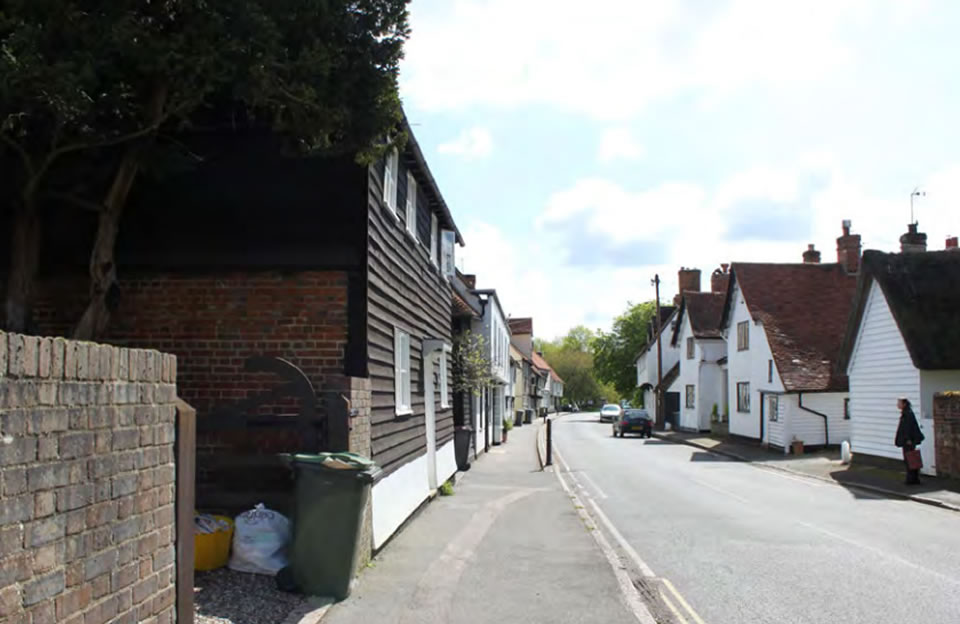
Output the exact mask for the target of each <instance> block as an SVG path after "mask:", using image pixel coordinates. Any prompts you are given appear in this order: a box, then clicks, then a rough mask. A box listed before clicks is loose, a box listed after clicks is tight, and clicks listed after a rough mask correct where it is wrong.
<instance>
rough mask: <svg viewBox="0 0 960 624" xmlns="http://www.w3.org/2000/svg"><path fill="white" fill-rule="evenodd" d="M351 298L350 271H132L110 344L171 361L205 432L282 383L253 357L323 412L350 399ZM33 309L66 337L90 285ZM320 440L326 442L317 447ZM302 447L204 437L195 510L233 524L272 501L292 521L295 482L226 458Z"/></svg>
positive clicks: (278, 432)
mask: <svg viewBox="0 0 960 624" xmlns="http://www.w3.org/2000/svg"><path fill="white" fill-rule="evenodd" d="M347 287H348V277H347V273H346V272H344V271H299V272H280V271H259V272H254V271H243V272H240V271H238V272H222V273H215V274H198V273H151V274H145V273H144V274H139V275H138V274H135V273H130V272H127V273H125V274H124V276H123V277H122V279H121V282H120V286H119V289H118V295H117V309H116V311H115V312H114V314H113V317H112V319H111V324H110V328H109V333H108V335H107V336H106V341H107V342H110V343H112V344H118V345H123V346H129V347H150V348H157V349H160V350H161V351H164V352H167V353H171V354H173V355H175V356H176V357H177V360H178V362H179V370H178V375H177V390H178V393H179V395H180V397H181V398H182V399H183V400H184V401H186V402H187V403H189V404H190V405H191V406H193V407H195V408H196V410H197V414H198V419H199V424H201V425H202V422H203V417H204V415H205V414H209V412H210V410H211V409H213V408H215V407H217V406H219V405H224V404H229V403H234V402H237V401H240V400H242V399H244V398H247V397H248V396H250V395H253V394H257V393H260V392H264V391H267V390H270V389H272V388H275V387H276V386H278V385H280V384H282V383H284V381H283V380H281V379H279V378H278V377H276V376H274V375H272V374H263V373H248V372H245V371H244V363H245V362H246V360H247V358H249V357H250V356H254V355H265V356H277V357H283V358H285V359H287V360H289V361H290V362H292V363H293V364H295V365H296V366H298V367H299V368H300V369H301V370H303V372H304V373H305V374H306V375H307V377H309V379H310V381H311V383H312V384H313V386H314V389H315V390H316V391H317V393H318V399H317V407H318V411H320V412H323V411H324V410H325V408H326V405H325V401H326V400H328V399H329V398H335V397H337V396H339V394H340V393H341V392H344V391H349V388H350V382H349V380H348V379H347V378H346V377H345V376H344V374H343V371H344V351H345V347H346V344H347V330H348V318H347ZM37 299H38V303H37V305H36V306H35V312H34V320H35V324H36V326H37V328H38V330H39V332H41V333H52V334H64V333H67V332H69V330H70V327H71V325H72V324H73V323H74V322H75V321H76V319H78V318H80V316H81V314H82V311H83V306H84V303H85V300H86V290H85V281H84V280H82V279H79V280H78V279H73V278H60V279H56V280H50V281H47V282H45V283H44V284H43V285H42V288H41V291H40V292H39V293H38V297H37ZM298 408H299V406H298V403H297V401H296V400H295V399H287V400H282V401H276V402H273V403H271V404H269V405H265V406H264V407H263V408H261V410H260V412H261V413H262V414H271V415H276V414H289V415H293V414H296V413H297V411H298ZM325 433H326V432H324V431H321V432H320V434H321V436H320V437H321V441H320V444H321V446H325V445H326V441H325V439H324V437H325ZM299 444H300V438H299V434H298V433H297V432H296V431H295V430H292V429H289V428H287V429H278V428H277V427H269V426H263V427H257V428H256V429H253V430H244V429H235V430H225V431H219V432H203V431H200V432H198V434H197V504H198V506H200V507H201V508H204V509H210V510H216V511H223V512H228V513H234V512H239V511H243V510H244V509H247V508H249V507H250V506H252V505H253V504H256V503H257V502H265V503H267V504H268V505H273V506H274V507H275V508H278V509H281V510H282V511H288V509H287V507H288V505H289V496H290V494H292V482H291V481H290V479H289V478H288V471H287V470H286V469H285V468H284V467H283V466H282V465H281V464H280V463H279V462H273V463H272V464H269V465H266V466H259V465H247V464H245V463H244V462H243V461H242V459H239V458H238V462H239V464H240V465H239V466H237V465H236V464H237V462H233V460H232V459H231V458H236V457H238V456H250V455H258V456H261V457H266V458H269V457H270V456H272V455H274V454H276V453H281V452H289V451H296V450H299ZM368 452H369V449H368ZM270 461H272V460H270ZM231 462H233V463H231Z"/></svg>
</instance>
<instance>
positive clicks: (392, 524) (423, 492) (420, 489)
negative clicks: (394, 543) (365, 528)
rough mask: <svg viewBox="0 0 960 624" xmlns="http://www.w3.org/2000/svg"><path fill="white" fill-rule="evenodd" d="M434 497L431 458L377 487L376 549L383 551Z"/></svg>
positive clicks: (373, 503)
mask: <svg viewBox="0 0 960 624" xmlns="http://www.w3.org/2000/svg"><path fill="white" fill-rule="evenodd" d="M429 495H430V488H428V487H427V456H426V454H424V455H421V456H420V457H418V458H417V459H415V460H413V461H410V462H407V463H406V464H404V465H403V466H401V467H400V468H398V469H397V470H396V471H395V472H393V473H392V474H390V475H389V476H387V477H386V478H384V479H382V480H381V481H379V482H378V483H375V484H374V486H373V492H372V493H371V497H372V500H371V512H372V516H373V547H374V548H380V547H381V546H383V545H384V544H385V543H386V541H387V540H388V539H390V536H391V535H393V534H394V532H396V530H397V529H399V528H400V525H401V524H403V522H404V520H406V519H407V518H408V517H410V514H412V513H413V512H414V511H416V509H417V507H419V506H420V504H421V503H423V501H425V500H427V497H428V496H429Z"/></svg>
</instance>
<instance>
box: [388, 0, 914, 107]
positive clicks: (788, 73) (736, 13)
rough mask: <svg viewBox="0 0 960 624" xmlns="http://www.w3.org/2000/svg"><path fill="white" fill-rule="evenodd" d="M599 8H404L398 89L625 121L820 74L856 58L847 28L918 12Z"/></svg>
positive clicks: (418, 97)
mask: <svg viewBox="0 0 960 624" xmlns="http://www.w3.org/2000/svg"><path fill="white" fill-rule="evenodd" d="M602 4H603V7H602V10H599V9H598V7H597V6H596V5H595V4H591V3H586V2H582V1H580V0H523V2H516V0H458V1H457V2H448V1H446V0H444V1H443V2H439V1H438V2H418V3H414V5H413V7H412V17H411V24H412V35H411V38H410V40H409V42H408V43H407V46H406V60H405V61H404V65H403V68H402V89H403V93H404V94H405V95H406V96H408V97H409V98H410V99H411V100H412V101H413V102H414V103H415V104H416V105H417V106H418V107H419V108H421V109H423V110H426V111H441V110H447V111H448V110H462V109H463V108H466V107H468V106H470V105H474V104H480V105H484V106H491V107H497V108H516V107H519V106H524V105H528V104H550V105H552V106H555V107H557V108H560V109H563V110H568V111H573V112H577V113H584V114H587V115H589V116H591V117H594V118H598V119H625V118H629V117H631V116H632V115H634V114H635V113H636V112H638V111H639V110H641V109H642V108H643V107H644V106H646V105H647V104H648V103H649V102H651V101H652V100H655V99H658V98H662V97H664V96H668V95H673V94H675V93H678V92H681V91H684V90H693V91H697V92H698V93H700V94H701V95H704V96H706V97H708V98H709V97H715V96H717V95H723V94H724V93H727V92H729V91H731V90H735V89H738V88H740V87H743V86H744V85H748V84H754V83H760V84H765V85H770V86H795V85H798V84H805V83H808V82H812V81H820V80H823V79H824V77H825V76H828V75H831V74H834V73H836V72H837V71H840V70H842V69H844V68H848V67H850V66H851V65H854V64H856V63H857V62H858V61H859V59H860V58H861V57H868V55H867V54H866V53H863V52H862V51H860V50H858V49H857V48H856V47H854V46H852V45H850V43H849V38H848V37H847V36H846V35H847V33H848V30H849V29H852V28H858V27H862V26H863V24H864V23H872V22H873V21H876V20H878V19H881V18H882V19H884V20H886V21H887V22H889V21H890V20H891V19H892V17H891V16H895V17H896V18H897V19H900V20H906V19H910V18H913V17H915V16H918V15H919V12H920V9H917V10H916V11H914V12H912V13H910V12H905V11H903V10H902V9H898V8H897V5H898V4H900V3H896V2H893V3H888V2H883V3H881V2H873V1H871V0H837V1H833V0H829V1H828V0H823V1H813V2H803V3H784V2H770V1H769V0H729V1H728V2H726V3H725V4H723V5H721V6H717V5H715V4H714V3H708V4H707V5H703V6H701V8H700V9H699V10H692V9H690V8H687V7H685V6H684V4H683V3H679V2H661V1H659V0H606V1H605V2H603V3H602ZM890 7H893V8H892V9H891V8H890ZM858 53H859V54H858Z"/></svg>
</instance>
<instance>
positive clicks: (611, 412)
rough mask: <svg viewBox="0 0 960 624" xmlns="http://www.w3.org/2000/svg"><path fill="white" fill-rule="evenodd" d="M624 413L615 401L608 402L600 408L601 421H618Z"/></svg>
mask: <svg viewBox="0 0 960 624" xmlns="http://www.w3.org/2000/svg"><path fill="white" fill-rule="evenodd" d="M622 415H623V410H622V409H621V408H620V406H619V405H616V404H614V403H607V404H606V405H604V406H603V407H602V408H600V422H616V421H618V420H620V416H622Z"/></svg>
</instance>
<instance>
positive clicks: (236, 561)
mask: <svg viewBox="0 0 960 624" xmlns="http://www.w3.org/2000/svg"><path fill="white" fill-rule="evenodd" d="M235 525H236V526H235V528H234V532H233V553H232V554H231V555H230V563H229V566H230V569H231V570H236V571H238V572H253V573H255V574H268V575H270V576H273V575H275V574H276V573H277V572H279V571H280V569H281V568H284V567H286V566H287V565H288V564H289V559H288V557H287V549H288V547H289V546H290V521H289V520H288V519H287V518H286V516H284V515H283V514H281V513H278V512H276V511H273V510H272V509H267V508H266V507H264V506H263V504H262V503H261V504H259V505H257V506H256V507H254V508H253V509H251V510H250V511H245V512H243V513H242V514H240V515H239V516H237V518H236V520H235Z"/></svg>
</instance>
